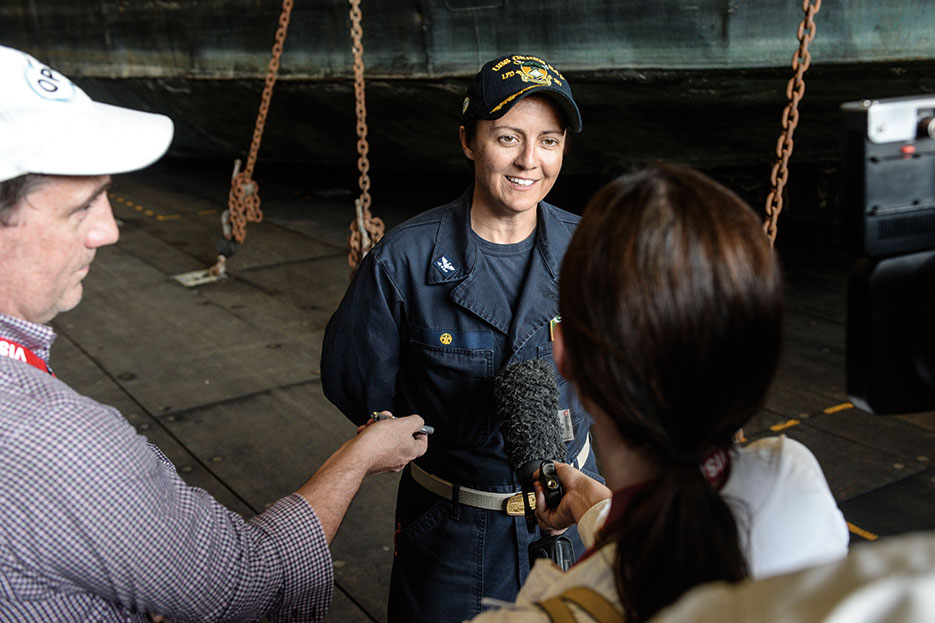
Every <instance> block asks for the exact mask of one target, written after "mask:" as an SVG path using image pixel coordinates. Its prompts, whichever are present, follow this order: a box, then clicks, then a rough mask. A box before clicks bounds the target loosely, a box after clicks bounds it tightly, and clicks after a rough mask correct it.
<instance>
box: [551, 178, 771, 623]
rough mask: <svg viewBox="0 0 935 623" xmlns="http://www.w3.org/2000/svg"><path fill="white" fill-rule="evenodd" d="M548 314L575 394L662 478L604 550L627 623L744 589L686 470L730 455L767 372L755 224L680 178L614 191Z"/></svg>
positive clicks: (725, 196)
mask: <svg viewBox="0 0 935 623" xmlns="http://www.w3.org/2000/svg"><path fill="white" fill-rule="evenodd" d="M560 308H561V314H562V330H563V333H564V336H565V345H566V351H567V354H568V363H569V368H570V370H571V372H572V375H573V377H574V380H575V382H576V383H577V386H578V389H579V391H580V392H581V393H582V394H583V395H584V396H586V397H587V398H588V399H589V400H590V401H592V402H593V403H594V404H596V405H597V406H598V407H599V408H600V409H601V410H602V411H603V412H604V413H606V414H607V415H608V417H611V418H613V421H614V423H615V425H616V427H617V429H618V430H619V432H620V434H621V435H622V436H623V438H624V439H626V440H627V442H628V443H630V444H633V445H634V446H635V447H639V448H641V449H642V450H643V451H645V452H646V453H648V454H649V455H650V456H653V457H655V459H656V460H657V462H658V463H659V464H661V465H663V466H664V469H663V474H662V476H661V477H660V479H659V480H657V481H656V482H654V483H653V484H652V485H650V486H648V487H646V488H644V489H642V490H641V491H640V492H639V493H638V494H637V495H636V497H635V498H634V499H633V500H632V502H631V504H630V506H629V508H628V510H627V513H626V517H625V520H623V521H621V522H620V523H619V525H616V526H608V527H607V528H608V531H607V532H606V533H605V535H604V538H605V539H610V540H615V541H616V542H617V561H616V574H617V585H618V590H619V592H620V597H621V600H622V602H623V605H624V607H625V612H626V613H627V620H628V621H645V620H647V619H649V618H650V617H651V616H652V615H653V614H654V613H656V612H657V611H658V610H659V609H660V608H662V607H664V606H665V605H667V604H669V603H672V602H673V601H675V600H676V599H677V598H678V597H679V596H680V595H681V594H682V593H683V592H685V591H686V590H688V589H689V588H691V587H692V586H694V585H696V584H699V583H701V582H706V581H710V580H719V579H720V580H728V581H734V580H738V579H741V578H743V577H745V576H746V575H747V565H746V561H745V560H744V556H743V553H742V549H741V546H740V538H739V536H738V529H737V523H736V521H735V519H734V516H733V515H732V514H731V511H730V509H729V507H728V506H727V504H726V503H725V502H724V500H723V498H722V497H721V496H720V494H719V493H718V492H717V491H716V490H715V489H714V488H713V487H712V486H711V485H710V484H708V482H707V481H706V480H705V478H704V476H703V475H702V473H701V471H700V469H699V466H698V464H697V463H698V461H699V460H700V457H701V456H703V455H704V454H705V453H707V452H709V451H711V450H716V449H727V448H729V447H730V446H731V440H732V436H733V433H734V431H736V430H737V429H738V428H740V427H741V426H742V425H743V423H744V422H745V421H746V420H747V419H748V418H749V417H750V416H751V415H753V413H754V412H755V411H756V410H757V409H758V408H759V407H760V406H761V405H762V402H763V400H764V398H765V394H766V390H767V388H768V386H769V383H770V381H771V379H772V376H773V373H774V371H775V368H776V363H777V360H778V356H779V346H780V334H781V325H782V279H781V274H780V271H779V268H778V264H777V261H776V258H775V257H774V254H773V251H772V249H771V248H770V245H769V242H768V240H767V238H766V236H765V235H764V234H763V232H762V230H761V228H760V224H759V220H758V219H757V218H756V217H755V216H754V214H753V212H752V210H751V209H750V208H749V207H748V206H747V205H746V204H745V203H744V202H743V201H742V200H741V199H739V198H738V197H737V196H736V195H735V194H734V193H732V192H731V191H729V190H727V189H726V188H724V187H723V186H721V185H719V184H717V183H716V182H714V181H713V180H710V179H709V178H707V177H705V176H703V175H702V174H700V173H698V172H696V171H693V170H691V169H687V168H684V167H679V166H672V165H657V166H654V167H652V168H649V169H647V170H645V171H642V172H640V173H636V174H634V175H629V176H624V177H621V178H618V179H617V180H614V181H613V182H611V183H610V184H608V185H606V186H605V187H604V188H602V189H601V190H600V191H598V193H597V194H596V195H595V197H594V198H593V199H592V200H591V202H590V203H589V205H588V207H587V208H586V209H585V211H584V215H583V217H582V221H581V223H580V225H579V226H578V229H577V231H576V232H575V236H574V238H573V240H572V242H571V245H570V246H569V248H568V251H567V252H566V255H565V259H564V263H563V266H562V280H561V285H560ZM691 457H697V458H694V459H691Z"/></svg>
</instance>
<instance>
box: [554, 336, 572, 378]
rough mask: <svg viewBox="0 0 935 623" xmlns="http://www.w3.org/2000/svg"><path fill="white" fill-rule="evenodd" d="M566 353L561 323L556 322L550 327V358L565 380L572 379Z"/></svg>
mask: <svg viewBox="0 0 935 623" xmlns="http://www.w3.org/2000/svg"><path fill="white" fill-rule="evenodd" d="M567 357H568V354H567V352H566V351H565V336H564V334H563V333H562V323H560V322H556V323H555V326H554V327H552V359H553V360H554V361H555V367H556V368H557V369H558V373H559V374H561V375H562V378H564V379H565V380H566V381H570V380H572V378H571V367H570V366H569V365H568V359H567Z"/></svg>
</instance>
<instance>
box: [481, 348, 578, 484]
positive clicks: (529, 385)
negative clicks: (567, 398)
mask: <svg viewBox="0 0 935 623" xmlns="http://www.w3.org/2000/svg"><path fill="white" fill-rule="evenodd" d="M494 405H495V408H496V411H497V415H498V416H499V418H500V420H501V422H502V430H503V435H504V437H505V438H506V448H507V453H508V455H509V458H510V466H511V467H512V468H513V471H514V472H516V475H517V477H518V478H519V480H520V482H522V483H524V484H525V483H526V481H527V480H529V481H531V480H532V474H533V472H535V470H537V469H539V463H540V462H542V461H546V460H553V461H564V460H565V443H564V441H563V439H562V428H561V425H560V423H559V420H558V386H557V385H556V383H555V372H554V369H553V368H552V364H551V363H549V362H548V361H546V360H544V359H529V360H527V361H521V362H519V363H514V364H510V365H509V366H507V367H506V368H504V369H503V370H501V371H500V372H499V373H498V374H497V376H496V377H494Z"/></svg>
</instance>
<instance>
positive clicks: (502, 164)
mask: <svg viewBox="0 0 935 623" xmlns="http://www.w3.org/2000/svg"><path fill="white" fill-rule="evenodd" d="M580 130H581V116H580V113H579V111H578V107H577V105H576V104H575V102H574V100H573V99H572V95H571V89H570V88H569V86H568V83H567V81H566V80H565V78H564V76H562V75H561V74H560V73H559V72H558V71H557V70H555V69H554V68H553V67H552V66H551V65H549V64H548V63H547V62H545V61H544V60H542V59H541V58H538V57H533V56H524V55H508V56H502V57H498V58H496V59H494V60H493V61H491V62H489V63H487V64H486V65H485V66H484V67H483V69H481V71H480V72H479V73H478V74H477V77H475V79H474V81H473V82H472V83H471V85H470V86H469V88H468V91H467V96H466V98H465V100H464V107H463V115H462V125H461V127H460V128H459V132H460V136H461V144H462V148H463V150H464V153H465V155H466V156H467V157H468V159H469V160H470V161H471V162H472V164H473V167H474V184H473V185H472V186H471V187H469V188H468V189H467V190H466V191H465V192H464V194H463V195H462V196H461V197H459V198H458V199H456V200H455V201H453V202H451V203H449V204H447V205H444V206H440V207H437V208H434V209H432V210H429V211H428V212H425V213H423V214H421V215H419V216H416V217H414V218H412V219H410V220H409V221H407V222H405V223H403V224H402V225H400V226H398V227H396V228H395V229H393V230H392V231H391V232H389V233H388V234H387V235H386V236H385V237H384V238H383V239H382V240H381V241H380V243H379V244H377V245H376V246H375V247H374V249H373V250H372V251H371V252H370V253H369V254H367V256H366V257H365V258H364V260H363V261H362V262H361V265H360V267H359V268H358V270H357V273H356V275H355V277H354V280H353V281H352V283H351V285H350V286H349V288H348V290H347V293H346V294H345V296H344V299H343V300H342V302H341V305H340V307H339V308H338V310H337V311H336V312H335V314H334V316H333V317H332V318H331V321H330V322H329V323H328V327H327V330H326V332H325V338H324V345H323V351H322V361H321V372H322V386H323V389H324V393H325V395H326V396H327V397H328V399H329V400H330V401H331V402H333V403H334V404H335V405H336V406H337V407H338V408H339V409H340V410H341V411H342V412H343V413H344V414H345V415H346V416H347V417H348V418H349V419H351V420H352V421H353V422H354V423H356V424H363V423H366V422H367V420H368V418H369V415H370V414H371V413H372V412H374V411H380V410H383V409H388V410H390V411H392V412H393V413H396V414H400V415H404V414H410V413H418V414H420V415H421V416H422V417H423V418H425V421H426V423H427V424H429V425H431V426H434V427H435V433H434V434H433V435H432V436H431V438H430V440H429V448H428V452H427V453H426V454H425V455H424V456H422V457H421V458H420V459H419V460H418V461H417V462H416V463H415V464H411V465H410V466H409V467H407V468H406V469H405V471H404V472H403V475H402V479H401V481H400V485H399V493H398V497H397V505H396V526H397V536H396V556H395V558H394V562H393V573H392V578H391V586H390V600H389V620H390V622H391V623H416V622H422V621H431V622H433V623H434V622H441V621H462V620H464V619H469V618H472V617H473V616H474V615H475V614H477V613H478V612H480V611H481V609H482V605H481V601H482V598H485V597H487V598H495V599H502V600H509V601H512V600H513V599H514V598H515V596H516V593H517V591H518V590H519V587H520V586H521V585H522V584H523V582H524V580H525V579H526V576H527V574H528V573H529V560H528V553H527V551H528V550H527V548H528V544H529V543H530V542H531V541H534V540H536V539H538V538H540V537H541V536H542V535H540V534H539V532H538V528H537V529H536V532H534V533H531V534H530V533H529V532H528V531H527V528H526V521H525V518H524V516H523V515H522V514H520V515H518V516H511V515H509V514H507V512H506V510H505V509H506V499H507V498H509V497H510V496H511V495H514V494H516V493H517V492H519V491H520V490H521V487H520V485H519V483H518V482H517V480H516V477H515V475H514V474H513V471H512V469H511V467H510V463H509V460H508V458H507V453H506V451H505V449H504V439H503V435H502V433H501V432H500V424H501V422H500V420H499V418H498V415H497V413H496V412H495V410H494V401H493V382H492V381H493V377H494V376H495V375H496V374H497V372H498V371H499V370H500V369H501V368H503V367H504V366H506V365H508V364H511V363H514V362H519V361H525V360H527V359H533V358H540V359H546V360H549V361H551V357H552V341H551V332H550V323H551V322H552V321H553V320H555V319H556V318H557V315H558V278H559V266H560V264H561V260H562V256H563V254H564V253H565V249H566V247H567V245H568V242H569V240H570V238H571V235H572V232H573V231H574V228H575V226H576V224H577V223H578V217H577V216H576V215H573V214H570V213H568V212H565V211H563V210H560V209H558V208H556V207H555V206H552V205H549V204H548V203H546V202H545V201H543V199H544V197H545V196H546V195H547V194H548V192H549V190H550V189H551V188H552V185H553V184H554V182H555V179H556V177H557V176H558V174H559V172H560V170H561V166H562V158H563V154H564V149H565V142H566V134H567V132H569V131H572V132H579V131H580ZM556 377H557V380H558V385H559V413H558V414H556V416H557V417H560V418H561V421H562V422H563V425H564V431H565V439H566V449H567V456H566V457H564V460H565V461H567V462H568V463H570V464H572V465H574V466H576V467H578V468H580V469H582V470H583V471H585V472H587V473H588V474H590V475H592V476H596V465H595V460H594V455H593V453H591V452H590V444H589V443H588V429H589V427H590V418H589V416H588V415H587V414H586V413H585V412H584V410H583V408H582V407H581V404H580V403H579V402H578V400H577V398H576V397H575V396H574V390H573V389H572V386H571V385H570V384H566V383H565V381H564V380H563V379H561V378H560V377H558V375H557V372H556ZM569 536H571V537H572V540H573V542H574V543H575V550H576V552H580V551H583V547H582V546H581V543H580V541H579V540H578V537H577V534H576V533H572V534H569Z"/></svg>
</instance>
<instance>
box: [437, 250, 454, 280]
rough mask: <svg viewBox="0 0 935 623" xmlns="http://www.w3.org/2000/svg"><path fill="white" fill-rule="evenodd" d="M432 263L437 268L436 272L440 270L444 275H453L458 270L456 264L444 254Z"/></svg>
mask: <svg viewBox="0 0 935 623" xmlns="http://www.w3.org/2000/svg"><path fill="white" fill-rule="evenodd" d="M432 263H433V264H434V265H435V268H437V269H438V272H440V273H441V274H442V275H443V276H445V277H448V276H450V275H453V274H454V273H456V272H457V271H458V267H457V265H455V264H453V263H452V262H451V260H449V259H448V257H447V256H445V255H443V256H441V257H440V258H438V259H437V260H435V261H434V262H432Z"/></svg>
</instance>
